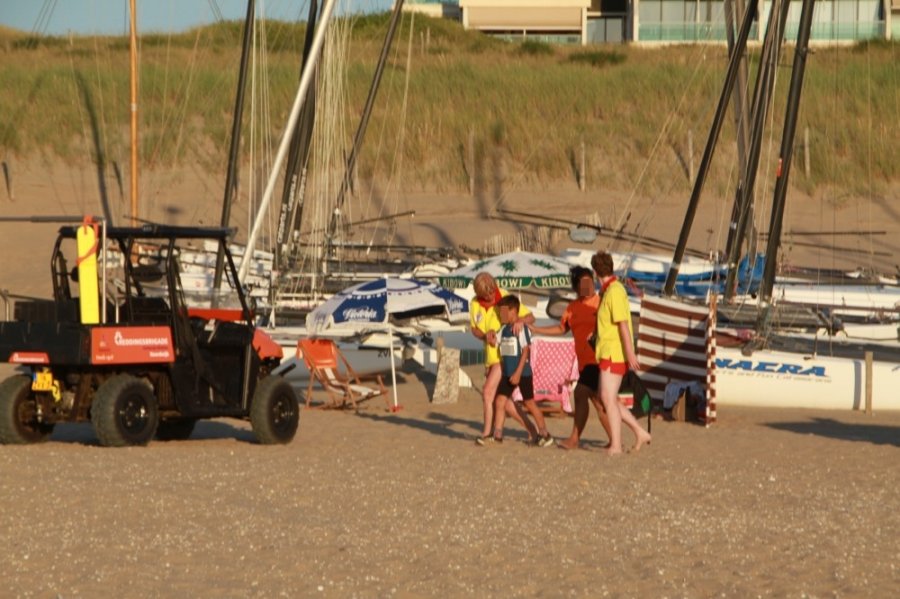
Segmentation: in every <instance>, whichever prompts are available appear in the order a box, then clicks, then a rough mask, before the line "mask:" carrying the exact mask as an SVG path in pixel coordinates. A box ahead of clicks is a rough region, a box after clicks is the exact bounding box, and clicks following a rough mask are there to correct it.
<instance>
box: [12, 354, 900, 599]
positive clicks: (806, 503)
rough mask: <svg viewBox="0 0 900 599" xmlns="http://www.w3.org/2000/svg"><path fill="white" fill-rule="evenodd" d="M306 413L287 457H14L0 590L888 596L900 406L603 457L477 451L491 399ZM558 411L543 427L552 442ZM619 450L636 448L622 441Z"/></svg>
mask: <svg viewBox="0 0 900 599" xmlns="http://www.w3.org/2000/svg"><path fill="white" fill-rule="evenodd" d="M429 387H430V381H429V379H428V376H427V375H421V374H420V373H416V372H413V371H407V373H406V375H405V377H404V382H402V383H401V384H400V401H401V404H402V405H403V410H402V411H400V412H398V413H391V412H389V411H387V410H386V409H385V406H384V404H383V403H378V402H379V400H375V401H373V402H369V403H368V404H365V405H364V407H363V408H362V409H360V410H359V412H357V413H353V412H350V411H334V410H304V411H303V412H302V414H301V423H300V430H299V433H298V435H297V437H296V439H295V440H294V442H293V443H291V444H289V445H287V446H276V447H264V446H260V445H258V444H256V443H255V442H253V436H252V433H251V432H250V431H249V428H248V425H247V424H246V423H243V422H240V421H233V420H216V421H209V422H205V423H201V424H200V425H198V427H197V429H196V431H195V433H194V436H193V437H192V438H191V439H190V440H187V441H181V442H153V443H151V444H150V445H149V446H148V447H143V448H128V449H106V448H102V447H99V446H98V445H97V441H96V438H95V437H94V434H93V431H92V429H91V428H90V426H87V425H69V426H59V427H58V428H57V430H56V432H55V433H54V435H53V437H52V439H51V441H50V442H49V443H46V444H43V445H38V446H28V447H9V446H4V447H0V480H2V481H3V489H4V491H3V493H2V495H0V543H2V546H3V547H4V551H3V559H2V560H0V580H2V581H3V582H2V583H0V595H3V596H7V597H168V596H200V597H248V596H252V597H278V596H287V597H315V596H321V597H383V596H397V597H435V596H450V597H459V596H471V595H479V596H489V597H512V596H516V597H519V596H532V597H533V596H540V597H549V596H592V597H598V596H613V597H651V596H658V597H711V596H778V597H825V596H829V597H831V596H837V597H888V596H892V595H893V594H894V593H896V590H897V588H898V584H900V549H898V545H897V542H896V540H897V538H898V533H900V515H898V513H897V509H896V508H897V503H896V500H895V490H896V488H897V487H898V485H900V470H898V469H897V468H896V467H895V463H896V461H897V457H898V451H900V414H898V413H877V414H875V415H874V416H866V415H865V414H862V413H859V412H840V413H838V412H810V411H799V410H754V409H745V408H740V409H739V408H727V409H724V408H722V409H720V410H719V422H718V423H716V424H715V425H714V426H712V427H710V428H703V427H701V426H698V425H692V424H685V423H675V422H667V421H663V420H654V421H653V424H652V433H653V443H652V444H651V445H650V446H648V447H645V448H644V449H642V450H641V452H640V453H638V454H628V455H625V456H623V457H621V458H615V459H611V458H606V457H604V455H603V453H602V452H601V450H600V445H601V444H602V443H603V442H604V441H605V437H604V436H603V432H602V429H601V428H600V426H599V424H598V423H597V422H596V421H595V420H594V419H593V416H592V420H591V421H590V422H589V424H588V427H587V431H586V435H585V443H584V447H585V449H583V450H580V451H570V452H567V451H562V450H559V449H556V448H532V447H527V446H526V445H525V444H524V443H522V442H520V441H521V440H522V439H523V438H524V433H523V432H522V431H518V430H510V431H509V432H508V434H507V435H508V436H507V441H506V443H504V444H503V445H502V446H494V447H489V448H480V447H477V446H476V445H475V444H474V443H473V442H472V439H473V438H474V436H475V435H477V434H478V432H479V430H480V426H481V424H480V400H479V396H478V393H477V392H476V391H474V390H467V391H464V392H463V393H462V394H461V397H460V399H459V401H458V402H457V403H456V404H448V405H433V404H430V403H429V401H428V392H429ZM570 423H571V421H570V420H569V419H568V418H552V419H550V420H549V426H550V431H551V433H553V434H554V435H556V436H562V435H565V434H566V433H567V432H568V431H569V427H570ZM626 442H630V437H629V436H627V435H626Z"/></svg>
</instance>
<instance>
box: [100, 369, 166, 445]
mask: <svg viewBox="0 0 900 599" xmlns="http://www.w3.org/2000/svg"><path fill="white" fill-rule="evenodd" d="M91 422H92V423H93V425H94V432H95V433H96V434H97V438H98V439H99V440H100V444H101V445H106V446H107V447H125V446H128V445H146V444H147V443H149V442H150V439H152V438H153V435H154V434H155V433H156V427H157V425H158V424H159V405H158V404H157V401H156V397H155V396H154V395H153V391H152V390H151V389H150V386H149V385H148V384H147V383H145V382H144V381H142V380H141V379H138V378H135V377H133V376H130V375H127V374H117V375H116V376H114V377H112V378H110V379H109V380H107V381H106V382H105V383H103V384H102V385H100V388H99V389H97V393H96V394H95V395H94V401H93V403H92V404H91Z"/></svg>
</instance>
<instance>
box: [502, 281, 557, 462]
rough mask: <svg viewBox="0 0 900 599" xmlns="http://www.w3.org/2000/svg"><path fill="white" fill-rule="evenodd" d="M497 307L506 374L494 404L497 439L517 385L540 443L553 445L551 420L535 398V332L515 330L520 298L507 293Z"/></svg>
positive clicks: (504, 373) (525, 329) (503, 365)
mask: <svg viewBox="0 0 900 599" xmlns="http://www.w3.org/2000/svg"><path fill="white" fill-rule="evenodd" d="M497 307H498V309H499V312H500V322H501V323H503V328H501V329H500V339H499V342H500V361H501V368H502V370H503V376H502V378H501V379H500V385H499V386H498V387H497V398H496V400H495V401H496V404H495V406H494V442H495V443H500V442H502V441H503V421H504V420H505V416H506V402H507V400H508V399H509V398H510V396H511V395H512V393H513V391H515V390H516V387H518V388H519V391H520V392H521V393H522V403H523V404H524V405H525V409H526V410H528V412H529V413H530V414H531V417H532V418H534V423H535V425H536V426H537V429H538V438H537V445H538V446H539V447H549V446H551V445H553V443H554V441H553V437H551V436H550V433H548V432H547V423H546V422H545V421H544V415H543V414H542V413H541V410H540V409H539V408H538V407H537V403H536V402H535V401H534V382H533V381H534V379H533V373H532V371H531V364H530V363H529V360H528V355H529V353H530V349H531V348H530V346H531V333H530V332H529V331H528V328H527V327H526V328H523V329H522V330H521V332H519V333H518V334H516V333H514V332H513V326H512V325H513V323H514V322H515V321H516V318H517V317H518V313H519V298H517V297H516V296H514V295H507V296H506V297H504V298H502V299H501V300H500V301H499V302H498V303H497Z"/></svg>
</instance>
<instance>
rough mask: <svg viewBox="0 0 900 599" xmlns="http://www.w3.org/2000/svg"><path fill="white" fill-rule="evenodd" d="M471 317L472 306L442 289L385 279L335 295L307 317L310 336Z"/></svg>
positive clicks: (398, 279) (389, 278) (413, 281)
mask: <svg viewBox="0 0 900 599" xmlns="http://www.w3.org/2000/svg"><path fill="white" fill-rule="evenodd" d="M468 317H469V302H468V301H466V300H465V299H463V298H461V297H459V296H458V295H456V294H455V293H453V292H452V291H448V290H447V289H444V288H443V287H440V286H438V285H435V284H434V283H429V282H426V281H419V280H417V279H400V278H397V277H385V278H383V279H375V280H373V281H366V282H365V283H360V284H358V285H354V286H352V287H348V288H347V289H344V290H343V291H341V292H339V293H336V294H335V295H333V296H332V297H331V298H330V299H329V300H327V301H326V302H325V303H323V304H322V305H320V306H319V307H317V308H316V309H315V310H313V311H312V312H310V313H309V314H308V315H307V316H306V330H307V331H308V332H309V333H310V334H311V335H316V334H321V333H325V332H327V331H335V330H339V331H347V332H351V333H352V332H366V331H374V330H379V329H382V330H383V329H386V328H387V327H388V325H389V324H404V323H408V322H411V321H414V320H418V319H420V318H439V319H442V320H446V321H448V322H450V323H452V324H456V323H461V322H465V321H466V320H467V319H468Z"/></svg>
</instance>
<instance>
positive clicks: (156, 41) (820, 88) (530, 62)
mask: <svg viewBox="0 0 900 599" xmlns="http://www.w3.org/2000/svg"><path fill="white" fill-rule="evenodd" d="M386 23H387V15H370V16H366V17H361V18H358V19H356V20H355V21H354V23H353V42H352V45H351V49H350V55H349V56H348V58H347V60H348V68H347V94H348V106H347V111H348V119H349V121H350V122H351V123H352V127H353V128H355V126H356V122H357V119H358V114H359V111H360V110H361V107H362V105H363V102H364V99H365V96H366V93H367V91H368V87H369V84H370V80H371V76H372V70H373V67H374V64H375V60H376V58H377V55H378V52H379V49H380V46H381V43H382V39H383V36H384V33H385V30H386ZM409 26H410V19H409V17H405V18H404V21H403V23H402V25H401V28H400V30H399V31H398V35H397V39H396V42H395V47H394V49H393V51H392V53H391V58H390V62H389V65H388V67H387V69H386V72H385V76H384V81H383V87H382V90H381V92H380V95H379V99H378V103H377V105H376V108H375V111H374V114H373V116H372V121H371V123H370V126H369V134H368V136H367V139H366V141H367V143H366V145H365V147H364V150H363V152H362V155H361V157H360V161H359V173H360V175H361V176H363V177H375V178H378V177H383V176H386V175H385V174H384V173H381V172H379V170H378V169H379V168H381V166H380V165H383V164H384V163H385V159H384V156H383V153H384V152H386V151H388V150H386V149H385V148H393V147H395V140H396V139H397V138H396V135H397V133H398V132H400V131H402V132H403V146H402V148H401V149H400V152H402V155H403V164H404V165H405V167H404V172H403V174H402V176H403V179H404V184H405V185H407V186H409V187H414V188H423V189H434V190H461V189H465V188H466V186H467V185H468V177H469V174H470V173H473V172H474V173H475V175H476V176H477V177H481V178H482V179H484V180H491V179H498V178H499V179H502V180H504V181H507V182H508V183H510V184H521V183H529V184H538V185H548V184H551V183H555V182H559V181H575V180H576V179H577V176H578V171H579V170H580V156H581V147H582V144H584V148H585V150H584V152H585V163H586V173H585V175H586V178H587V181H588V182H589V185H592V186H603V187H609V188H615V189H621V190H631V189H634V188H635V187H636V186H639V187H640V188H641V191H642V193H648V194H655V193H672V192H674V191H677V192H678V193H682V192H683V191H684V190H688V189H690V185H691V181H690V179H689V177H688V172H687V171H688V168H689V165H690V162H691V160H690V156H688V139H689V138H690V137H692V138H693V152H694V164H695V165H696V164H699V161H700V155H701V153H702V151H703V145H704V143H705V142H706V137H707V134H708V130H709V126H710V122H711V119H712V114H713V111H714V109H715V105H716V102H717V101H718V96H719V93H720V89H721V85H722V80H723V76H724V71H725V67H726V61H727V56H726V51H725V48H724V47H719V46H700V45H687V46H669V47H665V48H659V49H652V48H642V47H632V46H626V45H622V46H598V47H588V48H582V47H560V46H549V45H547V44H543V43H540V42H525V43H511V42H502V41H498V40H494V39H491V38H488V37H485V36H483V35H481V34H478V33H473V32H466V31H463V30H462V29H461V27H460V26H459V25H458V24H455V23H452V22H449V21H443V20H432V19H428V18H423V17H421V16H418V17H416V19H415V22H414V28H415V30H414V32H413V35H412V44H411V49H412V55H411V61H410V64H411V67H410V72H409V73H407V72H406V64H407V56H406V52H407V47H408V44H409V40H410V36H409ZM304 32H305V27H304V25H302V24H300V25H294V24H286V23H274V24H273V23H270V24H269V28H268V30H267V38H266V39H267V47H268V48H269V50H270V53H269V56H268V64H267V65H266V67H267V72H268V77H269V109H268V114H269V118H270V121H269V124H268V125H267V127H268V128H269V129H270V133H272V134H273V135H277V134H279V133H280V131H281V129H282V127H283V125H284V119H285V115H286V113H287V111H288V109H289V106H290V103H291V101H292V98H293V93H294V90H295V86H296V82H297V78H298V72H299V54H300V51H301V48H302V43H303V35H304ZM240 38H241V24H240V23H234V22H232V23H222V24H219V25H215V26H210V27H204V28H200V29H195V30H192V31H189V32H187V33H184V34H181V35H177V36H161V35H148V36H145V37H142V38H141V71H140V77H141V100H140V107H139V114H140V116H141V129H142V133H141V140H142V142H141V143H142V146H141V156H142V160H144V161H146V162H147V163H148V164H149V165H150V166H157V167H165V166H166V165H167V164H173V163H176V162H179V161H184V160H197V161H200V162H202V163H204V164H202V166H203V167H204V168H207V167H208V168H221V165H223V164H224V163H225V153H226V152H227V148H228V136H229V132H230V127H231V113H232V110H233V104H234V90H235V86H236V82H237V70H238V69H237V65H238V61H239V51H240V50H239V47H240ZM757 51H758V50H754V53H755V52H757ZM0 55H2V58H0V155H29V154H34V153H39V152H40V153H43V152H49V153H52V154H55V155H57V156H59V157H60V158H63V159H70V160H76V159H81V158H82V157H83V156H85V153H89V154H90V155H91V156H92V159H93V160H94V161H106V160H110V159H120V158H122V157H124V156H125V155H126V153H127V144H128V141H127V139H128V118H129V100H128V98H129V92H128V89H129V74H128V48H127V39H125V38H121V37H76V38H52V37H41V38H35V37H29V36H27V35H24V34H21V33H17V32H13V31H9V30H2V31H0ZM791 57H792V52H791V51H790V50H788V51H786V53H785V57H784V59H783V60H782V68H780V69H779V81H778V90H777V94H776V100H775V104H774V107H773V111H772V114H773V118H772V123H771V127H772V132H771V133H767V134H766V145H765V146H764V151H763V152H764V154H763V155H764V158H765V157H766V156H771V155H772V153H773V150H772V148H773V145H774V152H775V154H777V147H778V142H777V140H778V138H780V132H781V126H782V125H781V121H782V118H783V113H784V98H785V93H786V89H787V85H788V80H789V71H790V68H789V67H790V64H791V62H790V61H791ZM754 58H755V54H754ZM754 64H755V61H754ZM407 75H408V85H409V89H408V96H407V97H408V100H407V102H408V106H407V110H406V111H405V113H404V112H403V111H402V110H401V106H402V99H403V94H404V88H405V85H406V79H407ZM898 90H900V49H898V45H897V44H896V43H891V42H877V43H875V42H873V43H864V44H859V45H857V46H854V47H841V48H819V49H816V50H815V52H814V53H813V54H812V55H811V57H810V59H809V62H808V67H807V79H806V85H805V89H804V94H803V100H802V104H801V111H800V123H799V134H798V138H797V142H798V144H799V143H800V142H801V141H802V139H803V135H802V134H803V131H804V129H805V128H807V127H808V128H809V131H810V140H811V143H810V146H811V160H810V174H809V176H807V175H806V174H805V173H804V169H803V156H802V154H797V155H796V157H795V162H794V170H793V175H792V182H793V185H794V186H796V187H798V188H801V189H803V190H805V191H812V190H814V189H816V188H817V187H819V186H827V187H829V188H837V189H843V190H846V191H847V192H850V193H853V192H859V191H860V190H870V189H871V187H872V185H882V184H885V183H887V182H890V181H896V180H897V179H900V161H898V160H897V159H896V156H897V155H900V152H898V145H900V144H898V141H897V140H898V139H900V94H898ZM388 135H389V136H393V137H391V139H390V140H389V141H385V140H384V139H383V137H384V136H388ZM470 140H474V144H473V145H474V149H475V156H476V161H475V164H469V163H468V162H469V161H468V156H469V152H470V148H469V145H470ZM734 140H735V135H734V124H733V120H731V117H730V116H729V121H728V123H727V125H726V126H725V127H724V129H723V132H722V137H721V140H720V147H721V150H720V154H719V157H718V158H717V160H716V161H715V162H714V164H713V169H712V172H711V174H710V185H711V186H712V188H713V189H725V188H726V187H727V186H728V185H729V182H730V181H732V180H733V178H734V176H735V173H734V171H735V169H734V163H735V156H736V152H735V149H734V146H735V141H734ZM772 140H774V141H772ZM345 143H346V144H347V145H348V146H349V143H350V140H349V139H348V140H345ZM391 151H392V150H391ZM776 157H777V156H776ZM771 159H772V158H771V157H770V158H769V160H771Z"/></svg>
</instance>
